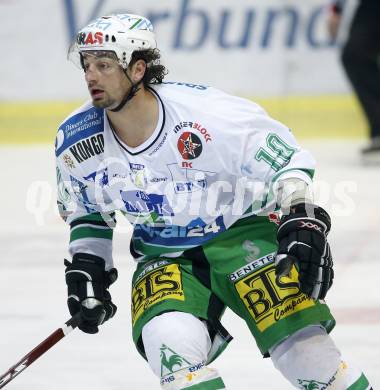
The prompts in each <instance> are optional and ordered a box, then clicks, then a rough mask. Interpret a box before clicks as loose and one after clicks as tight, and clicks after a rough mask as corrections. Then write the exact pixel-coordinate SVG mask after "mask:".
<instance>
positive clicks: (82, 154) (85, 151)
mask: <svg viewBox="0 0 380 390" xmlns="http://www.w3.org/2000/svg"><path fill="white" fill-rule="evenodd" d="M69 149H70V152H71V154H72V155H73V156H74V158H75V160H76V161H77V162H78V163H82V162H83V161H86V160H88V159H89V158H91V157H94V156H95V155H99V154H101V153H103V152H104V137H103V134H97V135H93V136H92V137H89V138H86V139H83V140H81V141H79V142H77V143H76V144H74V145H73V146H71V147H70V148H69Z"/></svg>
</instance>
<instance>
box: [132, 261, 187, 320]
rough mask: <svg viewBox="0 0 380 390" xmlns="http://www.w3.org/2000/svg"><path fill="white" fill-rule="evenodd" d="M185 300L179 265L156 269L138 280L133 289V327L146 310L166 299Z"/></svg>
mask: <svg viewBox="0 0 380 390" xmlns="http://www.w3.org/2000/svg"><path fill="white" fill-rule="evenodd" d="M169 298H170V299H177V300H180V301H184V300H185V295H184V292H183V286H182V278H181V271H180V270H179V265H178V264H169V265H166V266H163V267H160V268H156V269H155V270H153V271H152V272H150V273H148V274H147V275H144V277H143V278H142V279H141V280H138V281H137V283H136V284H135V286H134V287H133V289H132V323H133V325H134V324H135V322H136V321H137V320H138V318H139V317H140V316H141V315H142V314H143V312H144V310H146V309H148V308H150V307H151V306H152V305H154V304H156V303H158V302H162V301H163V300H165V299H169Z"/></svg>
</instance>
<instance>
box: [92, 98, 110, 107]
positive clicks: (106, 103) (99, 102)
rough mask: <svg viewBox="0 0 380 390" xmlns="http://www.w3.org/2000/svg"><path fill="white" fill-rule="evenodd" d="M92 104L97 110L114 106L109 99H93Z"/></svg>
mask: <svg viewBox="0 0 380 390" xmlns="http://www.w3.org/2000/svg"><path fill="white" fill-rule="evenodd" d="M92 104H93V105H94V107H96V108H112V106H114V102H113V101H110V100H108V99H99V98H98V99H96V98H93V99H92Z"/></svg>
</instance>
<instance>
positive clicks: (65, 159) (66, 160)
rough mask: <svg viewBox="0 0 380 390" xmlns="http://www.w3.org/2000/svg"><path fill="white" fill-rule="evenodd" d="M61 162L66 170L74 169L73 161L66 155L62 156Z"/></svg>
mask: <svg viewBox="0 0 380 390" xmlns="http://www.w3.org/2000/svg"><path fill="white" fill-rule="evenodd" d="M62 160H63V162H64V164H65V165H66V166H67V168H70V169H72V168H75V163H74V161H73V159H72V158H71V157H70V156H69V155H68V154H67V153H65V154H64V155H63V156H62Z"/></svg>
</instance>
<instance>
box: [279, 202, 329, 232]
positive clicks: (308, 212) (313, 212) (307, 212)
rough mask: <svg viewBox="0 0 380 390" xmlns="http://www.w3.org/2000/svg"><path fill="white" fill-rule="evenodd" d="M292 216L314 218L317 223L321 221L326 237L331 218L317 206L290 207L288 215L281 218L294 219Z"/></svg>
mask: <svg viewBox="0 0 380 390" xmlns="http://www.w3.org/2000/svg"><path fill="white" fill-rule="evenodd" d="M294 214H297V216H298V217H308V218H314V219H317V220H318V221H321V222H322V223H324V224H325V225H326V235H327V234H328V233H329V231H330V229H331V218H330V215H329V214H328V212H327V211H326V210H325V209H323V208H322V207H320V206H317V205H315V204H312V203H298V204H296V205H294V206H291V207H290V214H289V215H285V216H284V217H283V218H284V220H287V219H288V218H294Z"/></svg>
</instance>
